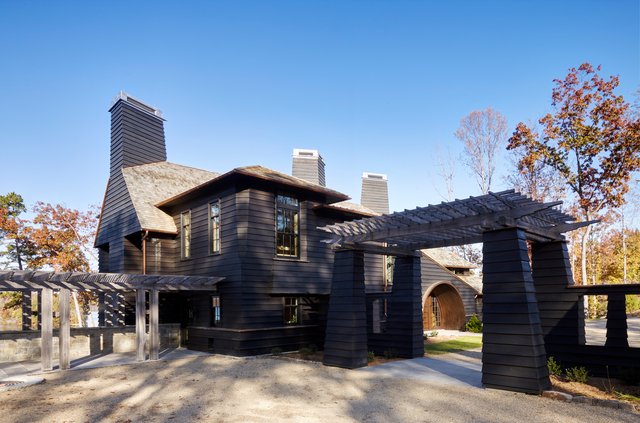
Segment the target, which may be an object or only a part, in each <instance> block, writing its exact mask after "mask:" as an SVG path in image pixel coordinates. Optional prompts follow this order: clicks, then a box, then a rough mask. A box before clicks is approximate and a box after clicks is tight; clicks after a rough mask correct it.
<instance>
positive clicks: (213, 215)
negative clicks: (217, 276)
mask: <svg viewBox="0 0 640 423" xmlns="http://www.w3.org/2000/svg"><path fill="white" fill-rule="evenodd" d="M219 252H220V200H217V201H214V202H213V203H209V254H218V253H219Z"/></svg>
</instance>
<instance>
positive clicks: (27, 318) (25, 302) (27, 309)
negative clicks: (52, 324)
mask: <svg viewBox="0 0 640 423" xmlns="http://www.w3.org/2000/svg"><path fill="white" fill-rule="evenodd" d="M31 317H32V316H31V291H22V330H31Z"/></svg>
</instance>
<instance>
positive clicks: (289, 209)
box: [276, 195, 300, 257]
mask: <svg viewBox="0 0 640 423" xmlns="http://www.w3.org/2000/svg"><path fill="white" fill-rule="evenodd" d="M299 238H300V203H299V202H298V199H296V198H293V197H290V196H287V195H276V255H278V256H283V257H298V256H299V252H300V241H299Z"/></svg>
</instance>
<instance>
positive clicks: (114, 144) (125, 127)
mask: <svg viewBox="0 0 640 423" xmlns="http://www.w3.org/2000/svg"><path fill="white" fill-rule="evenodd" d="M110 112H111V174H114V173H116V172H117V171H118V170H119V169H121V168H123V167H128V166H135V165H140V164H146V163H154V162H161V161H165V160H167V151H166V147H165V140H164V125H163V120H162V118H160V117H158V116H155V115H152V114H150V113H147V112H144V111H142V110H140V109H138V108H137V107H134V106H132V105H131V104H129V103H127V102H126V101H124V100H119V101H118V102H117V103H116V104H115V105H114V106H113V107H112V108H111V109H110Z"/></svg>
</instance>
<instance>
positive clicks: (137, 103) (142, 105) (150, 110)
mask: <svg viewBox="0 0 640 423" xmlns="http://www.w3.org/2000/svg"><path fill="white" fill-rule="evenodd" d="M119 100H124V101H126V102H127V103H129V104H131V105H132V106H134V107H136V108H138V109H140V110H142V111H145V112H147V113H151V114H152V115H155V116H158V117H159V118H161V117H162V112H161V111H160V109H156V108H155V107H153V106H150V105H148V104H146V103H145V102H143V101H140V100H137V99H135V98H133V97H131V96H130V95H129V94H127V93H126V92H124V91H122V90H120V92H119V93H118V95H117V96H115V97H114V98H113V100H111V106H109V108H111V107H113V105H114V104H116V103H117V102H118V101H119Z"/></svg>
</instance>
